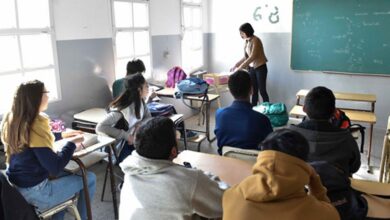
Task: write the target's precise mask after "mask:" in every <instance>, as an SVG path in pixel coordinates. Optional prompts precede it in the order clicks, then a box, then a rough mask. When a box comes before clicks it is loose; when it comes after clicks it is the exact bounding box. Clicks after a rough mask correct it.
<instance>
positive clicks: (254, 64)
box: [230, 23, 269, 106]
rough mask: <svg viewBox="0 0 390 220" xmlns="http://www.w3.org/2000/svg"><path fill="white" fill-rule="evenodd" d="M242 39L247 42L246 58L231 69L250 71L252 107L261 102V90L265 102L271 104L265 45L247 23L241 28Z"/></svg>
mask: <svg viewBox="0 0 390 220" xmlns="http://www.w3.org/2000/svg"><path fill="white" fill-rule="evenodd" d="M239 30H240V35H241V38H242V39H244V40H245V47H244V54H245V56H244V57H243V58H242V59H241V60H240V61H238V62H237V63H236V65H234V67H233V68H231V70H230V71H234V70H235V69H248V70H249V73H250V75H251V81H252V85H253V95H252V106H256V105H257V104H258V101H259V93H258V92H257V90H259V92H260V95H261V97H262V99H263V102H269V97H268V93H267V89H266V81H267V72H268V70H267V64H266V63H267V58H266V57H265V54H264V48H263V44H262V43H261V40H260V38H258V37H257V36H255V35H254V34H253V33H254V32H255V31H254V30H253V28H252V25H251V24H249V23H245V24H243V25H241V26H240V28H239Z"/></svg>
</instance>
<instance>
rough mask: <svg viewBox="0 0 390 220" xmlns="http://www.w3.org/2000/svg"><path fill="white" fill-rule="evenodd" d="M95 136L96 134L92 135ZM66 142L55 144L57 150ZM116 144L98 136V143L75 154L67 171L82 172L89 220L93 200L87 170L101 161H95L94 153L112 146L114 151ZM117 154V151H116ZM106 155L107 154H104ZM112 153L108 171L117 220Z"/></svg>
mask: <svg viewBox="0 0 390 220" xmlns="http://www.w3.org/2000/svg"><path fill="white" fill-rule="evenodd" d="M92 135H94V134H92ZM64 142H66V139H62V140H60V141H57V142H56V144H55V148H57V149H58V148H59V147H62V146H63V143H64ZM114 142H115V139H113V138H110V137H105V136H100V135H99V136H98V143H96V144H94V145H92V146H89V147H86V148H85V149H83V150H80V151H77V152H74V153H73V157H72V160H73V161H74V162H73V161H70V162H69V163H68V164H67V165H66V167H65V170H67V171H69V172H72V173H74V172H77V170H78V169H80V171H81V176H82V178H83V187H84V194H85V202H86V207H87V216H88V219H89V220H92V209H91V200H90V198H89V190H88V180H87V173H86V168H87V167H89V166H91V165H93V164H95V163H97V162H98V161H100V158H98V161H96V159H93V158H94V156H93V154H94V153H100V152H96V151H97V150H100V149H102V148H103V147H105V146H110V147H111V148H112V149H113V150H115V147H114V146H113V143H114ZM114 152H115V151H114ZM102 154H105V153H102ZM111 154H112V153H111V151H109V153H108V169H110V180H111V193H112V200H113V205H114V215H115V219H118V204H117V198H116V185H115V177H114V172H113V165H112V156H111Z"/></svg>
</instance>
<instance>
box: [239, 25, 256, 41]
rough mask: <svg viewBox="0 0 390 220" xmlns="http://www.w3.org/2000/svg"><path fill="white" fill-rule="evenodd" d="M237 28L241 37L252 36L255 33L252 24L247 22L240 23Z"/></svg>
mask: <svg viewBox="0 0 390 220" xmlns="http://www.w3.org/2000/svg"><path fill="white" fill-rule="evenodd" d="M239 30H240V34H241V37H242V38H244V39H245V38H248V37H252V36H253V34H254V33H255V30H253V27H252V25H251V24H249V23H245V24H242V25H241V26H240V28H239ZM244 34H245V35H244Z"/></svg>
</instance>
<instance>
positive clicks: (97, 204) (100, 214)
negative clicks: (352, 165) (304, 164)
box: [66, 111, 385, 220]
mask: <svg viewBox="0 0 390 220" xmlns="http://www.w3.org/2000/svg"><path fill="white" fill-rule="evenodd" d="M210 118H211V126H210V128H211V133H212V136H214V132H213V130H214V127H215V126H214V125H215V122H214V111H212V113H211V117H210ZM186 126H187V128H193V129H202V128H203V127H202V126H199V125H198V117H197V116H193V117H191V118H189V119H187V120H186ZM367 132H368V131H367ZM384 133H385V131H384V130H379V129H374V137H373V150H372V153H373V157H372V162H371V164H372V165H373V167H374V173H373V174H370V173H368V172H367V166H366V156H365V155H364V154H362V166H361V169H360V170H359V171H358V173H357V174H355V175H354V177H355V178H363V179H371V180H378V173H379V171H378V169H379V168H378V167H379V162H380V155H381V149H382V144H383V143H382V142H383V135H384ZM182 145H183V144H182V143H181V146H180V150H183V149H184V148H183V146H182ZM367 146H368V141H367V138H366V144H365V149H367ZM188 149H189V150H194V151H196V150H197V145H196V144H193V143H189V144H188ZM201 151H202V152H205V153H213V154H216V153H217V145H216V141H214V142H213V143H211V144H210V143H208V142H207V140H205V141H203V143H202V145H201ZM105 167H106V163H105V162H102V163H100V164H97V165H94V166H93V167H92V168H90V171H93V172H95V174H96V175H97V180H98V184H97V192H96V194H95V198H94V199H93V203H92V210H93V218H94V219H97V220H100V219H101V220H103V219H104V220H108V219H114V212H113V205H112V199H111V198H112V197H111V191H110V188H109V184H108V185H107V189H106V196H105V201H103V202H101V201H100V195H101V190H102V185H103V179H104V172H105ZM116 172H117V173H121V172H120V169H119V168H118V167H116ZM118 182H119V181H117V183H118ZM119 197H120V195H119V193H118V201H119ZM66 219H69V220H70V219H72V218H71V217H70V216H67V217H66Z"/></svg>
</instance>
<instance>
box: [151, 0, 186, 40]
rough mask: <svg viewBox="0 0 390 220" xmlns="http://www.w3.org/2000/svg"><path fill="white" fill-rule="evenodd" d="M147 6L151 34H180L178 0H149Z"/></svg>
mask: <svg viewBox="0 0 390 220" xmlns="http://www.w3.org/2000/svg"><path fill="white" fill-rule="evenodd" d="M149 7H150V8H149V11H150V27H151V28H150V29H151V35H152V36H154V35H177V34H180V23H181V15H180V7H181V5H180V1H179V0H164V1H162V0H150V2H149Z"/></svg>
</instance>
